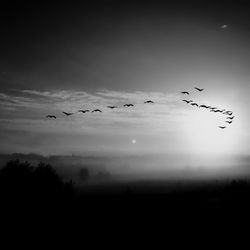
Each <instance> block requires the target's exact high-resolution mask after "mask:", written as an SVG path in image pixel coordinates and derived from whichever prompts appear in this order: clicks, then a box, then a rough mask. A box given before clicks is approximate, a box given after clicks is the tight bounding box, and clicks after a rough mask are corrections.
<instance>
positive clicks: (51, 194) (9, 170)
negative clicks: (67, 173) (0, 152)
mask: <svg viewBox="0 0 250 250" xmlns="http://www.w3.org/2000/svg"><path fill="white" fill-rule="evenodd" d="M73 191H74V190H73V182H72V181H71V182H64V181H63V180H62V179H61V178H60V176H59V175H58V174H57V173H56V171H55V170H54V169H53V168H52V166H51V165H49V164H44V163H40V164H38V166H37V167H33V166H31V165H30V163H28V162H23V163H22V162H20V161H19V160H15V161H10V162H8V163H7V164H6V166H5V167H4V168H3V169H2V170H1V171H0V197H1V198H5V199H8V200H14V201H29V202H32V201H40V202H47V201H50V202H51V201H57V200H60V199H61V200H63V199H66V198H69V197H72V196H73Z"/></svg>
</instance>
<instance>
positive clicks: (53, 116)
mask: <svg viewBox="0 0 250 250" xmlns="http://www.w3.org/2000/svg"><path fill="white" fill-rule="evenodd" d="M46 117H47V118H54V119H56V116H55V115H47V116H46Z"/></svg>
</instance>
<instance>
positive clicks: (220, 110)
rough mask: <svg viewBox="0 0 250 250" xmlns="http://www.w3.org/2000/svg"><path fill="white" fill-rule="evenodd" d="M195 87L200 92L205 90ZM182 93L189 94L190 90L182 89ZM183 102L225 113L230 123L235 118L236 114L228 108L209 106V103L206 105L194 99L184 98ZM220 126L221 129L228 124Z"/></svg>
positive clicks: (227, 121)
mask: <svg viewBox="0 0 250 250" xmlns="http://www.w3.org/2000/svg"><path fill="white" fill-rule="evenodd" d="M195 89H196V90H197V91H199V92H201V91H203V90H204V89H201V88H197V87H195ZM181 94H184V95H189V92H188V91H182V92H181ZM182 101H183V102H186V103H187V104H190V105H192V106H196V107H198V108H205V109H208V110H210V112H214V113H221V114H223V115H226V116H227V117H226V120H225V122H226V123H228V124H231V123H232V122H233V119H234V116H233V111H231V110H226V109H219V108H218V107H213V106H209V105H205V104H201V105H199V104H198V103H196V102H194V101H193V100H186V99H183V100H182ZM218 128H220V129H225V128H226V126H218Z"/></svg>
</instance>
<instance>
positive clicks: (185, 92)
mask: <svg viewBox="0 0 250 250" xmlns="http://www.w3.org/2000/svg"><path fill="white" fill-rule="evenodd" d="M181 93H182V94H187V95H189V93H188V92H187V91H182V92H181Z"/></svg>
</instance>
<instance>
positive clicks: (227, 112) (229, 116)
mask: <svg viewBox="0 0 250 250" xmlns="http://www.w3.org/2000/svg"><path fill="white" fill-rule="evenodd" d="M195 89H196V90H197V91H199V92H201V91H203V90H204V89H201V88H198V87H195ZM181 94H183V95H189V92H188V91H182V92H181ZM182 101H183V102H186V103H187V104H190V105H192V106H196V107H198V108H205V109H209V110H210V112H214V113H222V114H224V115H227V117H226V121H225V122H226V123H228V124H231V123H232V122H233V119H234V116H232V115H233V111H230V110H226V109H218V108H217V107H213V106H208V105H204V104H201V105H199V104H198V103H196V102H194V101H193V100H186V99H183V100H182ZM153 103H154V102H153V101H152V100H148V101H145V102H144V104H153ZM123 107H134V104H132V103H126V104H124V105H123ZM107 108H109V109H117V108H118V106H107ZM87 112H91V113H95V112H100V113H101V112H102V110H100V109H94V110H92V111H90V110H89V109H85V110H82V109H79V110H78V111H77V113H82V114H85V113H87ZM62 113H63V114H64V115H65V116H71V115H73V114H75V113H71V112H70V113H69V112H65V111H63V112H62ZM46 118H49V119H56V118H57V117H56V116H55V115H47V116H46ZM218 127H219V128H220V129H225V128H226V126H218Z"/></svg>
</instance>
